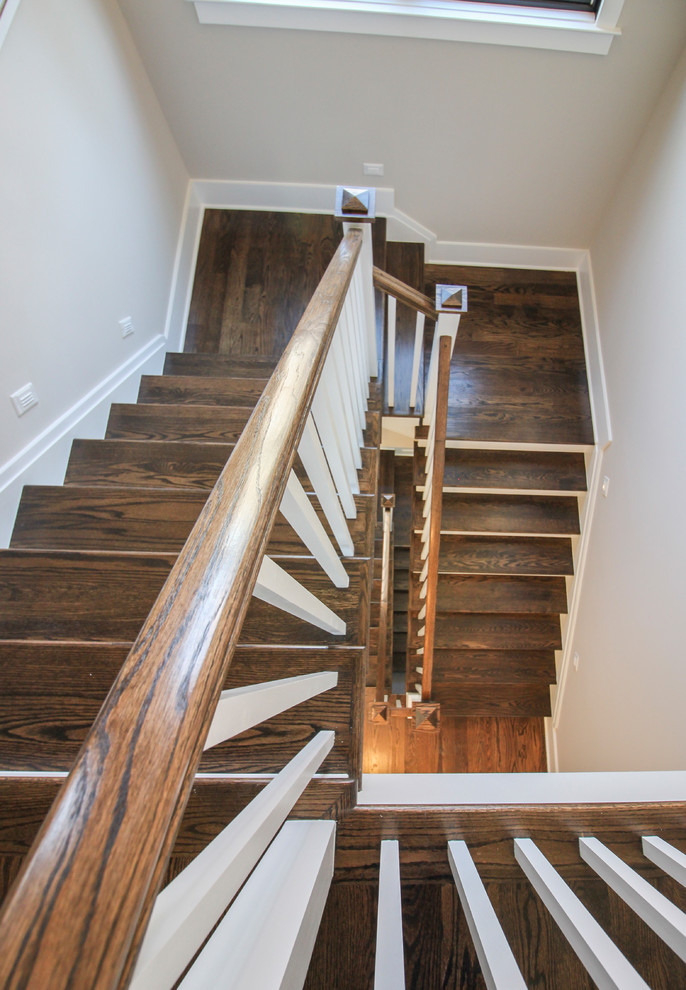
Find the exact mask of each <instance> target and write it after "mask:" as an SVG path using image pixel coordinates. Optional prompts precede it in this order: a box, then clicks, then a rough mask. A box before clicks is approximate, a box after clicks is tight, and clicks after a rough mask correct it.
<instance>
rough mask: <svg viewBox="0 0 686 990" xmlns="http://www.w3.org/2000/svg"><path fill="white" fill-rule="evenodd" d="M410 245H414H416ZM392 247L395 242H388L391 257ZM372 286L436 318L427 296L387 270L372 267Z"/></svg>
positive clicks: (430, 317) (388, 255) (388, 252)
mask: <svg viewBox="0 0 686 990" xmlns="http://www.w3.org/2000/svg"><path fill="white" fill-rule="evenodd" d="M412 246H413V247H416V245H412ZM393 248H395V244H389V245H388V246H387V248H386V255H387V257H389V258H390V257H391V251H392V250H393ZM374 286H375V288H377V289H380V290H381V291H382V292H386V293H387V294H388V295H389V296H395V298H396V299H397V300H398V301H399V302H402V303H404V305H405V306H409V307H410V308H412V309H414V310H416V311H417V312H419V313H424V315H425V316H428V318H429V319H430V320H435V319H437V317H438V313H437V312H436V309H435V307H434V305H433V303H432V302H431V300H430V299H429V297H428V296H425V295H424V294H423V293H422V292H417V290H416V289H413V288H412V286H410V285H407V284H406V283H404V282H402V281H401V280H400V279H398V278H395V277H394V276H393V275H389V274H388V272H383V271H381V269H380V268H374Z"/></svg>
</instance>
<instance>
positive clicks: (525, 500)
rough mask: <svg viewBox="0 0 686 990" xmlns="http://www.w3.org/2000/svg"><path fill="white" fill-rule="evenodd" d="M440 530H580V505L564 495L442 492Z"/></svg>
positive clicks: (556, 532) (551, 532)
mask: <svg viewBox="0 0 686 990" xmlns="http://www.w3.org/2000/svg"><path fill="white" fill-rule="evenodd" d="M441 532H443V533H446V532H447V533H451V532H452V533H522V534H523V533H527V534H544V533H545V534H548V535H555V536H565V535H570V536H571V535H575V534H577V533H578V532H579V505H578V501H577V499H576V498H571V497H570V498H567V497H566V496H564V495H557V496H555V497H552V496H551V497H546V496H545V495H526V496H524V497H523V496H521V495H484V494H483V493H482V494H479V495H460V494H458V493H456V492H445V494H444V495H443V518H442V520H441Z"/></svg>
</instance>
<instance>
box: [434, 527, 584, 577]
mask: <svg viewBox="0 0 686 990" xmlns="http://www.w3.org/2000/svg"><path fill="white" fill-rule="evenodd" d="M421 567H422V562H421V561H419V560H418V561H416V563H415V570H418V571H419V570H421ZM438 569H439V572H441V573H445V574H451V573H452V574H456V573H457V574H460V573H461V574H475V573H483V574H550V575H564V574H573V573H574V563H573V560H572V545H571V540H569V539H568V538H567V537H554V536H550V537H540V538H539V537H530V536H453V535H446V536H442V537H441V543H440V551H439V559H438Z"/></svg>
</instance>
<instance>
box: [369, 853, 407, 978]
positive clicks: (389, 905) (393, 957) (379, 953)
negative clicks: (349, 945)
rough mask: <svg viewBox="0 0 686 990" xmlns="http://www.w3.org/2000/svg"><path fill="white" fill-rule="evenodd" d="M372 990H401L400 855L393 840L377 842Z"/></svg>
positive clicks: (402, 969)
mask: <svg viewBox="0 0 686 990" xmlns="http://www.w3.org/2000/svg"><path fill="white" fill-rule="evenodd" d="M374 990H405V957H404V948H403V910H402V901H401V894H400V854H399V849H398V843H397V841H396V840H395V839H385V840H384V841H383V842H382V843H381V855H380V860H379V906H378V912H377V917H376V957H375V960H374Z"/></svg>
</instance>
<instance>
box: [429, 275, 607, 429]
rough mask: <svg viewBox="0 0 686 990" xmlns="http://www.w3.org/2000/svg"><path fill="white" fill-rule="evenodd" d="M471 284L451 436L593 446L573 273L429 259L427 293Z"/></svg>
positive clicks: (455, 366)
mask: <svg viewBox="0 0 686 990" xmlns="http://www.w3.org/2000/svg"><path fill="white" fill-rule="evenodd" d="M446 282H447V283H454V284H460V285H461V284H466V285H467V286H468V287H469V313H468V314H467V315H466V316H463V317H462V320H461V323H460V331H459V334H458V337H457V342H456V345H455V352H454V354H453V361H452V369H451V393H450V394H451V400H450V416H449V419H448V435H449V437H453V438H456V439H469V440H492V441H510V442H515V443H579V444H590V443H593V426H592V421H591V409H590V402H589V397H588V383H587V379H586V371H585V363H584V347H583V336H582V331H581V316H580V312H579V302H578V292H577V286H576V276H575V274H574V273H573V272H540V271H526V270H523V269H519V270H517V269H502V268H477V267H462V266H457V265H427V266H426V285H425V292H426V293H427V295H431V294H432V293H433V290H434V288H435V286H436V285H437V284H439V283H446Z"/></svg>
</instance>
